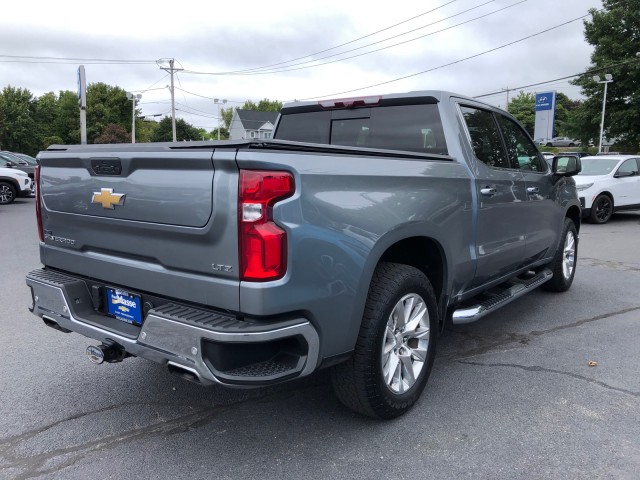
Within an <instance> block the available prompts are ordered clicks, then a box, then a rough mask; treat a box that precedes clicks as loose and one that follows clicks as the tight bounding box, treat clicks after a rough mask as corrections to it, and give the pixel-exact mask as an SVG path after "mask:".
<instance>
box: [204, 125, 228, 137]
mask: <svg viewBox="0 0 640 480" xmlns="http://www.w3.org/2000/svg"><path fill="white" fill-rule="evenodd" d="M209 137H210V138H211V140H217V139H218V129H217V128H214V129H213V130H211V133H209ZM220 140H229V130H227V129H226V128H224V127H221V128H220Z"/></svg>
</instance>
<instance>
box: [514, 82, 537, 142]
mask: <svg viewBox="0 0 640 480" xmlns="http://www.w3.org/2000/svg"><path fill="white" fill-rule="evenodd" d="M535 107H536V97H535V95H534V94H533V93H524V92H522V91H521V92H520V93H519V94H518V95H517V96H515V97H513V98H512V99H511V101H510V102H509V113H510V114H511V115H513V116H514V117H516V118H517V119H518V121H519V122H520V123H521V124H522V125H523V126H524V128H525V129H526V130H527V132H529V135H533V130H534V127H535V123H536V112H535Z"/></svg>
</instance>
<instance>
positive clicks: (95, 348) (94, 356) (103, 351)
mask: <svg viewBox="0 0 640 480" xmlns="http://www.w3.org/2000/svg"><path fill="white" fill-rule="evenodd" d="M85 353H86V354H87V357H89V360H91V361H92V362H93V363H95V364H97V365H100V364H101V363H103V362H107V363H118V362H121V361H122V360H124V359H125V358H127V357H128V356H129V354H128V353H127V352H125V350H124V349H123V348H122V347H121V346H120V345H118V344H117V343H114V342H104V343H102V344H100V345H89V346H88V347H87V350H86V352H85Z"/></svg>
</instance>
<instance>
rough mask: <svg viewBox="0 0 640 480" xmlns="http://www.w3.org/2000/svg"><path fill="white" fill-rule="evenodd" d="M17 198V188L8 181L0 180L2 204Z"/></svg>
mask: <svg viewBox="0 0 640 480" xmlns="http://www.w3.org/2000/svg"><path fill="white" fill-rule="evenodd" d="M15 199H16V189H15V187H14V186H13V185H11V184H10V183H7V182H0V205H6V204H8V203H11V202H13V201H14V200H15Z"/></svg>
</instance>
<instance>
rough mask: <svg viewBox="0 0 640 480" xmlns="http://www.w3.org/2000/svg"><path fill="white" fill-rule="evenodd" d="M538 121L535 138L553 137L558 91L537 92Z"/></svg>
mask: <svg viewBox="0 0 640 480" xmlns="http://www.w3.org/2000/svg"><path fill="white" fill-rule="evenodd" d="M535 110H536V123H535V127H534V133H533V138H536V139H538V138H553V136H554V132H553V122H554V120H555V117H556V92H544V93H536V106H535Z"/></svg>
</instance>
